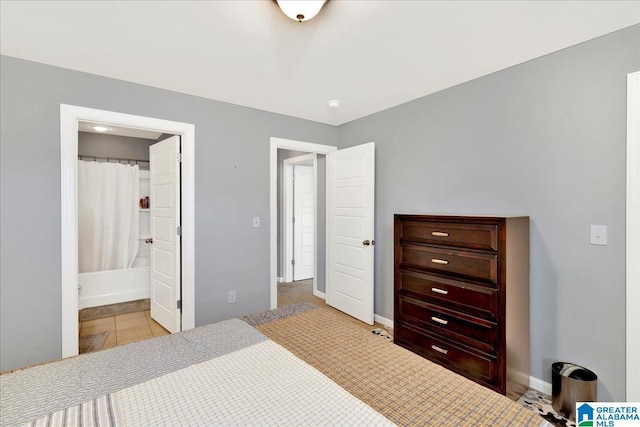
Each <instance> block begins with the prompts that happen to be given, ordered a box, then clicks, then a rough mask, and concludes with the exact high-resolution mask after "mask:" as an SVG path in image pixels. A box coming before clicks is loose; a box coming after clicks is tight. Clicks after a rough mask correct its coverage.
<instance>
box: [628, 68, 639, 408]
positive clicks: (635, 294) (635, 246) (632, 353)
mask: <svg viewBox="0 0 640 427" xmlns="http://www.w3.org/2000/svg"><path fill="white" fill-rule="evenodd" d="M639 118H640V71H638V72H635V73H631V74H628V75H627V248H626V249H627V250H626V252H627V259H626V261H627V278H626V279H627V280H626V281H627V292H626V293H627V295H626V301H627V354H626V359H627V366H626V375H625V377H626V379H627V385H626V401H627V402H639V401H640V334H639V333H638V331H640V312H639V311H638V306H640V119H639Z"/></svg>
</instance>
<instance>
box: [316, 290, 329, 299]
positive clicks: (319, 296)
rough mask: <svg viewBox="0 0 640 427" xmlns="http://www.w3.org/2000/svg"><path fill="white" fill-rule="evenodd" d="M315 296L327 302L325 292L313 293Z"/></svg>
mask: <svg viewBox="0 0 640 427" xmlns="http://www.w3.org/2000/svg"><path fill="white" fill-rule="evenodd" d="M313 295H314V296H317V297H318V298H322V299H323V300H326V299H327V297H326V296H325V294H324V292H320V291H313Z"/></svg>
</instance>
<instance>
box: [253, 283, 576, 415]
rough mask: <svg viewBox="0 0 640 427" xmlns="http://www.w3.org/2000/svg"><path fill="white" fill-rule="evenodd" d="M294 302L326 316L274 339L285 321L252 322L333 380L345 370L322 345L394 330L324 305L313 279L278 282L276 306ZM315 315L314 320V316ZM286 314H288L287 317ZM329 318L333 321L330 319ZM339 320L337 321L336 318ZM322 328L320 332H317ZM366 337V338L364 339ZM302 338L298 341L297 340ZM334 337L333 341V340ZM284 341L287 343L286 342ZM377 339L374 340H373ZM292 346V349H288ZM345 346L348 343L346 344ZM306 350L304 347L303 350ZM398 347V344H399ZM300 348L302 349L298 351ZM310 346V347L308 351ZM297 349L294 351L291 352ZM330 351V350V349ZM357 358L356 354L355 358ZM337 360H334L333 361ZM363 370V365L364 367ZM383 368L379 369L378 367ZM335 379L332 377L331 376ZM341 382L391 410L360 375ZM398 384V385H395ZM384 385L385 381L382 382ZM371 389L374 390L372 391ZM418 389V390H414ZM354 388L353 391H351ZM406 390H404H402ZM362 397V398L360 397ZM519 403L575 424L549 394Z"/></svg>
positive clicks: (388, 336) (532, 394)
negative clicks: (354, 332) (351, 333)
mask: <svg viewBox="0 0 640 427" xmlns="http://www.w3.org/2000/svg"><path fill="white" fill-rule="evenodd" d="M296 303H312V304H315V305H317V306H318V307H320V308H323V309H324V310H323V311H322V313H324V314H323V316H324V317H325V318H324V319H320V317H321V316H320V315H318V314H317V313H316V314H314V315H313V316H311V315H307V316H311V317H310V320H309V323H307V322H306V321H304V322H301V324H300V325H298V324H296V325H289V326H287V327H299V326H303V328H305V332H304V333H302V334H296V335H295V336H291V334H289V333H284V334H283V335H282V336H278V339H276V337H274V336H272V335H271V332H272V331H271V328H273V327H276V328H280V327H284V325H285V323H286V322H283V323H279V322H281V321H280V320H278V321H277V322H273V321H270V322H268V323H265V324H264V325H254V326H255V327H256V328H257V329H259V330H260V331H261V332H262V333H264V334H265V335H267V336H269V338H271V339H273V340H274V341H276V342H278V343H279V344H280V345H283V346H284V347H286V348H288V349H289V350H290V351H292V352H293V353H294V354H296V355H297V356H298V357H300V358H301V359H303V360H305V361H307V362H308V363H310V364H312V365H313V366H315V367H316V368H317V369H319V370H320V371H322V372H324V373H325V374H327V372H330V373H331V375H328V374H327V375H328V376H330V377H331V378H332V379H333V375H335V374H336V373H335V370H336V369H338V370H340V369H345V368H344V366H342V368H340V363H339V362H338V361H336V360H333V361H330V360H331V359H330V358H329V359H327V358H326V357H325V356H326V354H325V353H326V351H323V350H322V349H323V348H325V347H324V346H325V345H327V346H329V347H326V348H331V349H335V348H336V345H337V346H338V348H341V349H342V347H341V346H340V344H338V343H340V342H342V344H344V343H348V342H349V340H353V337H349V338H346V337H345V333H346V332H345V331H346V330H347V329H350V328H353V327H356V328H357V329H359V330H365V331H367V332H370V333H372V334H373V335H374V336H378V337H382V338H383V339H384V341H389V342H393V329H392V328H389V327H386V326H383V325H381V324H379V323H376V324H375V325H374V326H370V325H367V324H365V323H362V322H360V321H358V320H356V319H354V318H352V317H351V316H349V315H346V314H344V313H342V312H341V311H339V310H336V309H334V308H332V307H330V306H329V305H327V304H326V303H325V301H324V300H323V299H321V298H318V297H316V296H314V295H313V280H312V279H309V280H301V281H298V282H288V283H279V284H278V307H279V308H281V307H287V306H291V305H293V304H296ZM314 311H315V312H318V311H317V310H314ZM314 316H315V320H313V319H314ZM287 317H288V316H287ZM295 318H298V316H295ZM329 318H330V319H332V320H329ZM293 319H294V318H291V320H289V322H295V321H294V320H293ZM338 320H339V321H338ZM313 322H317V324H314V323H313ZM320 324H322V325H332V326H331V327H322V328H321V329H318V330H316V328H317V327H319V325H320ZM335 325H340V326H341V328H344V329H343V330H340V331H339V330H338V329H337V328H336V327H335ZM320 331H322V332H320ZM324 333H328V334H329V336H330V337H331V342H320V338H319V337H321V336H323V335H324ZM366 336H367V335H363V336H362V337H366ZM341 338H344V340H343V341H341ZM307 339H308V340H311V342H312V343H313V344H312V345H309V343H307V345H304V344H303V342H301V341H304V340H307ZM360 339H362V338H358V340H360ZM366 339H367V340H368V339H369V338H366ZM300 340H301V341H300ZM334 340H335V341H334ZM374 341H376V340H374ZM285 342H286V343H287V345H285ZM376 342H377V341H376ZM316 345H318V347H317V348H316V347H315V346H316ZM290 347H291V348H290ZM347 347H348V346H347ZM394 347H395V346H394ZM305 348H306V349H307V350H304V349H305ZM382 348H383V349H387V348H388V347H384V346H383V347H382ZM398 348H399V347H398ZM300 349H302V350H300ZM310 349H311V350H310ZM294 350H296V351H294ZM300 351H302V352H305V351H306V352H307V353H308V354H305V355H304V356H305V357H303V356H302V355H301V354H298V352H300ZM332 352H333V350H332ZM352 356H353V355H349V357H350V358H351V357H352ZM357 356H362V355H357ZM370 357H372V358H373V359H372V360H368V361H364V362H363V361H360V362H359V363H362V364H364V365H368V368H367V369H368V372H382V371H383V370H384V368H385V367H384V366H383V367H382V368H381V367H380V366H379V361H380V360H381V359H376V357H374V356H370ZM412 357H419V356H415V355H414V356H412ZM356 358H357V357H356ZM375 360H377V362H375ZM319 361H324V362H323V363H326V365H324V369H325V370H327V372H325V370H323V369H320V368H319V367H318V366H316V362H319ZM334 362H336V363H334ZM363 369H364V368H363ZM381 369H382V370H381ZM357 372H360V371H359V369H358V370H357ZM339 375H341V377H343V376H344V373H343V374H339ZM389 375H390V376H391V377H394V376H397V375H394V374H393V373H389ZM367 377H369V375H367ZM334 380H335V379H334ZM337 382H338V383H339V384H340V385H342V386H343V387H344V388H346V389H347V390H349V391H350V392H352V394H354V395H356V396H358V397H360V398H361V399H362V400H363V401H365V402H367V403H368V404H369V405H370V406H372V407H373V408H375V409H376V410H378V411H379V412H380V413H382V414H385V415H387V414H386V412H385V411H387V412H388V411H390V410H391V409H389V408H386V409H383V408H378V407H376V405H375V404H372V403H371V401H370V400H373V402H375V401H376V399H375V393H376V391H375V390H376V389H375V388H373V389H370V386H371V384H370V381H368V380H367V381H363V380H362V378H355V377H354V378H351V379H350V380H349V381H347V383H346V384H343V383H341V382H340V381H337ZM411 384H413V382H411ZM396 385H397V384H396ZM399 386H400V387H402V385H401V384H400V385H399ZM354 387H355V388H358V389H359V390H354ZM385 387H386V384H385ZM372 390H373V391H372ZM416 390H417V391H416ZM354 391H355V392H354ZM421 391H424V390H422V389H421V388H419V387H418V388H417V389H415V388H414V389H411V392H412V393H414V392H415V393H417V394H416V398H417V399H419V398H420V393H419V392H421ZM378 392H381V393H389V392H393V391H392V390H391V389H390V390H387V389H385V388H384V387H383V388H381V389H380V390H378ZM395 392H398V390H397V389H396V390H395ZM404 392H405V391H403V393H404ZM363 397H364V398H363ZM518 403H520V404H521V405H522V406H524V407H525V408H527V409H529V410H530V411H533V412H534V413H535V414H538V415H539V416H541V417H543V418H544V419H545V420H546V421H547V422H549V426H556V427H575V425H576V424H575V422H572V421H570V420H568V419H566V418H564V417H562V416H561V415H559V414H557V413H556V412H555V411H554V410H553V408H552V407H551V396H549V395H546V394H544V393H541V392H539V391H537V390H529V391H528V392H527V393H525V394H524V395H523V396H522V397H521V398H520V399H519V400H518ZM390 419H394V418H393V417H391V418H390ZM394 421H395V422H396V423H398V424H399V425H402V424H405V423H404V421H406V420H400V421H398V420H395V419H394ZM423 421H426V418H425V419H423ZM413 425H420V424H413ZM425 425H432V424H431V422H429V423H428V424H425Z"/></svg>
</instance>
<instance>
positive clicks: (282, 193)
mask: <svg viewBox="0 0 640 427" xmlns="http://www.w3.org/2000/svg"><path fill="white" fill-rule="evenodd" d="M324 169H325V159H324V156H323V155H318V154H316V153H305V152H302V151H294V150H286V149H279V150H278V306H279V307H280V306H283V305H288V304H291V303H294V302H302V301H308V302H316V303H318V302H319V301H318V300H317V299H316V298H317V297H321V298H322V297H323V296H324V256H323V254H324V239H323V238H322V236H323V234H321V233H318V232H317V230H316V227H320V229H321V230H324V209H325V208H324V206H325V197H324V191H318V187H319V186H320V187H322V189H324V185H322V184H321V183H324V176H325V171H324ZM318 235H319V236H320V238H319V239H317V237H316V236H318ZM316 254H318V255H316ZM316 260H318V262H319V263H320V266H319V267H318V266H316ZM314 284H315V286H314Z"/></svg>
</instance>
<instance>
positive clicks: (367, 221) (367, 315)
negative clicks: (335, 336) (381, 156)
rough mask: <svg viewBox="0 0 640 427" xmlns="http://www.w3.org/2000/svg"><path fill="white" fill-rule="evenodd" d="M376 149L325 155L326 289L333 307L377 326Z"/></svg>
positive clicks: (366, 146)
mask: <svg viewBox="0 0 640 427" xmlns="http://www.w3.org/2000/svg"><path fill="white" fill-rule="evenodd" d="M374 153H375V144H374V143H373V142H370V143H368V144H363V145H358V146H355V147H351V148H346V149H344V150H338V151H334V152H332V153H329V154H328V155H327V260H326V262H327V287H326V301H327V304H329V305H330V306H332V307H335V308H337V309H338V310H341V311H344V312H345V313H347V314H349V315H350V316H353V317H355V318H357V319H360V320H362V321H363V322H365V323H368V324H369V325H373V254H374V251H373V249H374V246H373V245H374V240H373V239H374V236H373V232H374V194H375V191H374V190H375V169H374V168H375V155H374Z"/></svg>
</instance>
